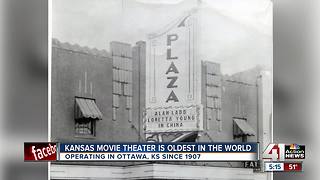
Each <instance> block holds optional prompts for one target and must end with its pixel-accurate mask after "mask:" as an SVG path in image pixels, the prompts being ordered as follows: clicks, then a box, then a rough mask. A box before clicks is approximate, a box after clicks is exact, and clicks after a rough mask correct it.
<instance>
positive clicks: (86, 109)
mask: <svg viewBox="0 0 320 180" xmlns="http://www.w3.org/2000/svg"><path fill="white" fill-rule="evenodd" d="M75 118H76V119H83V118H91V119H97V120H101V119H102V113H101V111H100V110H99V108H98V107H97V105H96V103H95V101H94V100H93V99H88V98H80V97H76V111H75Z"/></svg>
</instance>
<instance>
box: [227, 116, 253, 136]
mask: <svg viewBox="0 0 320 180" xmlns="http://www.w3.org/2000/svg"><path fill="white" fill-rule="evenodd" d="M233 121H234V123H235V125H236V127H235V128H234V132H233V135H235V136H243V135H246V136H254V135H255V134H256V133H255V131H254V130H253V128H252V127H251V126H250V124H249V123H248V122H247V121H246V120H244V119H233Z"/></svg>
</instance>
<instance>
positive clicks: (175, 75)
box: [144, 10, 203, 133]
mask: <svg viewBox="0 0 320 180" xmlns="http://www.w3.org/2000/svg"><path fill="white" fill-rule="evenodd" d="M198 24H199V23H198V18H197V12H196V11H195V10H194V11H191V12H188V13H187V14H186V15H184V16H182V17H181V18H179V19H177V20H176V21H174V22H172V23H170V24H169V25H168V26H166V27H165V28H164V29H162V30H161V31H159V32H157V33H154V34H150V35H149V36H148V41H147V62H146V77H147V78H146V116H145V118H144V128H145V132H146V133H161V132H183V131H200V130H203V121H202V114H203V112H202V105H201V61H200V59H199V58H198V41H199V39H198V31H199V27H198Z"/></svg>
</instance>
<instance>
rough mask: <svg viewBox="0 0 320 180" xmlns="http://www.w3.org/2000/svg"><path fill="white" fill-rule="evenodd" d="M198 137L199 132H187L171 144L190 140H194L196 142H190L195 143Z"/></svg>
mask: <svg viewBox="0 0 320 180" xmlns="http://www.w3.org/2000/svg"><path fill="white" fill-rule="evenodd" d="M197 136H198V132H186V133H183V134H182V135H180V136H179V137H176V138H175V139H173V140H171V142H187V141H188V138H192V139H194V141H190V142H195V140H196V138H197Z"/></svg>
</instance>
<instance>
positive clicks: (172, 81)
mask: <svg viewBox="0 0 320 180" xmlns="http://www.w3.org/2000/svg"><path fill="white" fill-rule="evenodd" d="M167 79H171V81H170V83H169V84H168V86H167V88H176V87H178V85H175V84H174V83H175V82H176V81H177V79H178V76H171V77H167Z"/></svg>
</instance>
